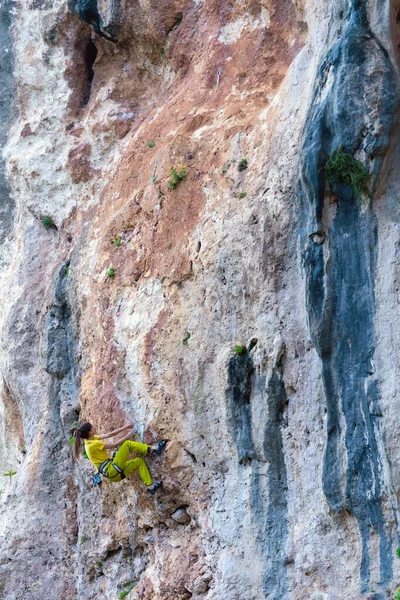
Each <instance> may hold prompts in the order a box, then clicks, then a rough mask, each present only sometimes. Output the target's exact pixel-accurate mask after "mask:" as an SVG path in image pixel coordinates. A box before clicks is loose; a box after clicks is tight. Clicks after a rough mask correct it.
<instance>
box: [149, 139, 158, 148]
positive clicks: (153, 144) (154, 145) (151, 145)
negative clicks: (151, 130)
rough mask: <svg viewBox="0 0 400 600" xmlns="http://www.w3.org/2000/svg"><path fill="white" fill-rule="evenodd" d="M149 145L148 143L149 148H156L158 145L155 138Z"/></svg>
mask: <svg viewBox="0 0 400 600" xmlns="http://www.w3.org/2000/svg"><path fill="white" fill-rule="evenodd" d="M147 145H148V147H149V148H155V147H156V143H155V141H154V140H152V141H151V142H148V143H147Z"/></svg>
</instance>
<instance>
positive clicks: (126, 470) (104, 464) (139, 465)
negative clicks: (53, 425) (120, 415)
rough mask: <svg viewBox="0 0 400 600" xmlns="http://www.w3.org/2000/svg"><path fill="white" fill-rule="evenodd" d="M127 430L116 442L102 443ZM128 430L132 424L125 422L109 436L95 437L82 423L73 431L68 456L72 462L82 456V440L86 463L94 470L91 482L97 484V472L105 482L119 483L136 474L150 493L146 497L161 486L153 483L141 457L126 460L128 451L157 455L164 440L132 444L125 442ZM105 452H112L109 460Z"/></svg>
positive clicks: (89, 428) (164, 442)
mask: <svg viewBox="0 0 400 600" xmlns="http://www.w3.org/2000/svg"><path fill="white" fill-rule="evenodd" d="M127 429H129V430H130V432H129V433H128V434H125V435H124V436H123V437H121V438H120V439H118V440H117V441H116V442H113V441H111V440H110V441H108V442H103V440H106V439H108V438H112V437H114V436H116V435H118V434H119V433H122V432H123V431H126V430H127ZM132 429H133V423H127V424H126V425H124V426H123V427H120V428H119V429H115V430H114V431H110V433H104V434H103V435H97V434H96V433H95V431H94V429H93V427H92V425H91V424H90V423H83V425H80V427H77V428H76V429H74V430H73V436H74V444H73V448H72V453H73V458H74V461H76V460H79V459H80V457H81V456H82V452H81V449H82V440H84V444H85V451H86V454H87V456H88V458H89V460H90V462H91V463H92V464H93V465H95V467H97V469H98V473H97V476H98V481H96V480H95V479H94V481H95V483H100V482H101V478H100V475H99V474H100V473H101V474H102V475H103V476H104V477H105V478H106V479H108V481H121V479H125V477H129V475H132V473H135V472H136V471H138V472H139V477H140V479H141V480H142V481H143V483H144V485H145V486H146V488H147V491H148V492H150V494H154V493H155V492H156V491H157V490H158V489H159V488H160V487H161V486H162V481H156V482H154V483H153V481H152V478H151V475H150V472H149V469H148V468H147V465H146V463H145V462H144V460H143V458H134V459H131V460H128V459H129V455H130V454H131V453H132V452H136V453H138V454H157V455H160V454H161V452H162V451H163V449H164V447H165V445H166V444H167V441H166V440H162V441H161V442H157V443H156V444H153V445H151V446H149V445H148V444H142V443H140V442H134V441H132V440H131V439H129V438H130V437H131V435H132V434H131V432H132ZM107 450H115V451H114V453H113V455H112V457H111V458H110V457H109V456H108V454H107V452H106V451H107ZM95 477H96V475H95Z"/></svg>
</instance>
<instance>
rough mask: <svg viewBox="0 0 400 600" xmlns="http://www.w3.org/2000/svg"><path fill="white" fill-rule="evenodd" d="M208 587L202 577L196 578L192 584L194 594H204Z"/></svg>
mask: <svg viewBox="0 0 400 600" xmlns="http://www.w3.org/2000/svg"><path fill="white" fill-rule="evenodd" d="M208 589H209V586H208V583H207V582H206V581H204V579H196V581H195V582H194V584H193V592H194V593H195V594H205V593H206V592H207V591H208Z"/></svg>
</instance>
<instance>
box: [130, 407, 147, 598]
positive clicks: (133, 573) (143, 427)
mask: <svg viewBox="0 0 400 600" xmlns="http://www.w3.org/2000/svg"><path fill="white" fill-rule="evenodd" d="M147 408H148V404H146V407H145V410H144V418H143V423H139V425H138V426H137V427H135V428H134V429H133V431H132V436H133V435H134V434H135V433H136V432H138V431H139V430H140V429H141V434H140V441H141V442H142V444H143V440H144V432H145V431H146V425H145V423H146V414H147ZM139 498H140V477H139V472H138V474H137V492H136V502H135V510H134V520H133V534H132V554H131V574H130V582H129V600H132V589H133V577H134V575H135V565H134V561H135V551H136V536H137V522H138V512H139Z"/></svg>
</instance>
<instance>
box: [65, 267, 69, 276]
mask: <svg viewBox="0 0 400 600" xmlns="http://www.w3.org/2000/svg"><path fill="white" fill-rule="evenodd" d="M68 276H69V265H67V266H66V267H65V277H68Z"/></svg>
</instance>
